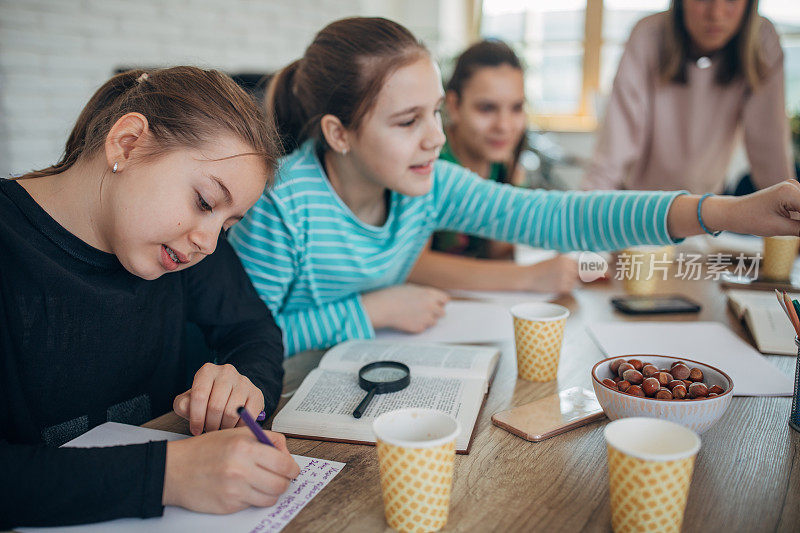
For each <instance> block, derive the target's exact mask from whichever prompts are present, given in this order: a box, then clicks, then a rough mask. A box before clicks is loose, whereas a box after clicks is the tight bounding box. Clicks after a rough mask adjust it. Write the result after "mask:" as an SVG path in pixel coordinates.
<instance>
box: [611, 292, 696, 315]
mask: <svg viewBox="0 0 800 533" xmlns="http://www.w3.org/2000/svg"><path fill="white" fill-rule="evenodd" d="M611 304H612V305H613V306H614V307H615V308H616V309H617V310H618V311H620V312H622V313H626V314H629V315H658V314H663V313H698V312H699V311H700V309H702V308H701V307H700V304H698V303H696V302H693V301H691V300H690V299H688V298H686V297H685V296H679V295H675V296H622V297H619V298H612V299H611Z"/></svg>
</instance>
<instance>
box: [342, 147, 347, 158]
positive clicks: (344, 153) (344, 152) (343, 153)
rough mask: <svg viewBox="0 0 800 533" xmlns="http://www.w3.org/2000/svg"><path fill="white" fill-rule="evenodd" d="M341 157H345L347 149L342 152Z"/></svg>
mask: <svg viewBox="0 0 800 533" xmlns="http://www.w3.org/2000/svg"><path fill="white" fill-rule="evenodd" d="M342 155H343V156H345V155H347V148H345V149H344V150H342Z"/></svg>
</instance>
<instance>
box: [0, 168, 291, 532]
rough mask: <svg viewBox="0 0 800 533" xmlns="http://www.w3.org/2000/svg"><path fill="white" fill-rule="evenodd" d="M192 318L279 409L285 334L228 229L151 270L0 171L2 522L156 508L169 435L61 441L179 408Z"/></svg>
mask: <svg viewBox="0 0 800 533" xmlns="http://www.w3.org/2000/svg"><path fill="white" fill-rule="evenodd" d="M187 321H189V322H194V323H196V324H197V325H198V326H200V329H201V330H202V331H203V334H204V336H205V340H206V343H207V344H208V346H209V347H210V348H211V349H212V350H213V351H214V353H215V354H216V357H217V362H218V363H220V364H221V363H231V364H232V365H234V366H235V367H236V369H237V370H238V371H239V373H241V374H243V375H245V376H247V377H248V378H249V379H250V380H251V381H252V382H253V384H255V385H256V386H257V387H259V388H260V389H261V391H262V392H263V393H264V400H265V403H266V411H267V412H268V413H270V412H272V411H273V410H274V409H275V407H276V406H277V402H278V399H279V396H280V390H281V383H282V378H283V368H282V362H283V345H282V339H281V332H280V329H279V328H278V327H277V326H276V325H275V322H274V320H273V319H272V315H271V314H270V313H269V310H268V309H267V308H266V306H265V305H264V304H263V302H262V301H261V300H260V299H259V297H258V295H257V294H256V292H255V290H254V289H253V287H252V285H251V284H250V281H249V279H248V277H247V275H246V274H245V272H244V269H243V268H242V266H241V264H240V263H239V260H238V258H237V257H236V255H235V253H234V252H233V250H232V249H231V247H230V245H229V244H228V242H227V241H226V240H225V239H224V237H223V236H221V237H220V241H219V243H218V246H217V250H216V251H215V252H214V253H213V254H211V255H210V256H209V257H207V258H205V259H204V260H203V261H202V262H200V263H199V264H198V265H195V266H193V267H191V268H189V269H186V270H184V271H181V272H177V273H167V274H164V275H162V276H161V277H160V278H158V279H156V280H152V281H147V280H143V279H141V278H139V277H137V276H134V275H133V274H130V273H129V272H128V271H126V270H125V269H124V268H123V267H122V265H121V264H120V263H119V261H117V259H116V257H115V256H114V255H112V254H108V253H105V252H102V251H100V250H97V249H96V248H93V247H91V246H89V245H88V244H86V243H85V242H83V241H81V240H80V239H78V238H77V237H75V236H74V235H72V234H71V233H70V232H68V231H67V230H66V229H65V228H63V227H62V226H61V225H59V224H58V223H57V222H56V221H55V220H53V219H52V218H51V217H50V216H49V215H48V214H47V213H46V212H45V211H44V210H43V209H42V208H41V207H40V206H39V205H38V204H37V203H36V202H35V201H34V200H33V198H31V197H30V196H29V195H28V193H27V192H26V191H25V189H23V188H22V187H21V186H20V185H19V184H18V183H16V182H14V181H9V180H3V179H0V529H7V528H10V527H14V526H26V525H27V526H34V525H38V526H51V525H67V524H76V523H87V522H96V521H101V520H109V519H113V518H120V517H152V516H160V515H161V514H162V512H163V506H162V505H161V499H162V493H163V486H164V468H165V462H166V443H165V442H152V443H148V444H137V445H131V446H114V447H108V448H88V449H76V448H75V449H68V448H59V447H58V446H60V445H61V444H63V443H65V442H67V441H68V440H71V439H72V438H74V437H76V436H78V435H80V434H81V433H84V432H85V431H87V430H89V429H91V428H92V427H94V426H96V425H98V424H101V423H103V422H106V421H116V422H124V423H129V424H142V423H144V422H146V421H147V420H150V419H152V418H154V417H156V416H159V415H161V414H163V413H166V412H168V411H169V410H171V408H172V401H173V399H174V398H175V396H176V395H178V394H180V393H181V392H184V391H185V390H186V389H187V388H188V387H189V386H190V382H187V378H186V376H187V368H186V365H187V361H186V357H185V356H184V355H182V353H183V352H184V351H185V347H184V346H183V344H184V339H185V335H184V326H185V323H186V322H187Z"/></svg>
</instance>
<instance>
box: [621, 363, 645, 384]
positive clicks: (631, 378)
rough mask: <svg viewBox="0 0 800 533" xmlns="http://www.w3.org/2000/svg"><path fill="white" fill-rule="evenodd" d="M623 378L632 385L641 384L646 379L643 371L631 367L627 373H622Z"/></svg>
mask: <svg viewBox="0 0 800 533" xmlns="http://www.w3.org/2000/svg"><path fill="white" fill-rule="evenodd" d="M620 368H622V367H620ZM622 379H624V380H625V381H627V382H628V383H630V384H631V385H639V384H641V383H642V381H643V380H644V377H642V373H641V372H639V371H638V370H634V369H632V368H631V369H628V370H626V371H625V373H624V374H622Z"/></svg>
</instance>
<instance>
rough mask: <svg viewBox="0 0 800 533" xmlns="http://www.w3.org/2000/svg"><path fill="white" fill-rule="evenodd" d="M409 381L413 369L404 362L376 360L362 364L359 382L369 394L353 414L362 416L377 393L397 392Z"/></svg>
mask: <svg viewBox="0 0 800 533" xmlns="http://www.w3.org/2000/svg"><path fill="white" fill-rule="evenodd" d="M409 383H411V371H410V370H409V369H408V367H407V366H406V365H404V364H403V363H398V362H396V361H375V362H374V363H370V364H368V365H364V366H362V367H361V370H359V371H358V384H359V386H360V387H361V388H362V389H364V390H365V391H367V395H366V396H364V399H363V400H361V403H360V404H358V407H356V410H355V411H353V416H354V417H355V418H361V415H363V414H364V411H366V410H367V407H368V406H369V402H371V401H372V397H373V396H375V395H376V394H386V393H388V392H397V391H400V390H403V389H405V388H406V387H408V384H409Z"/></svg>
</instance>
